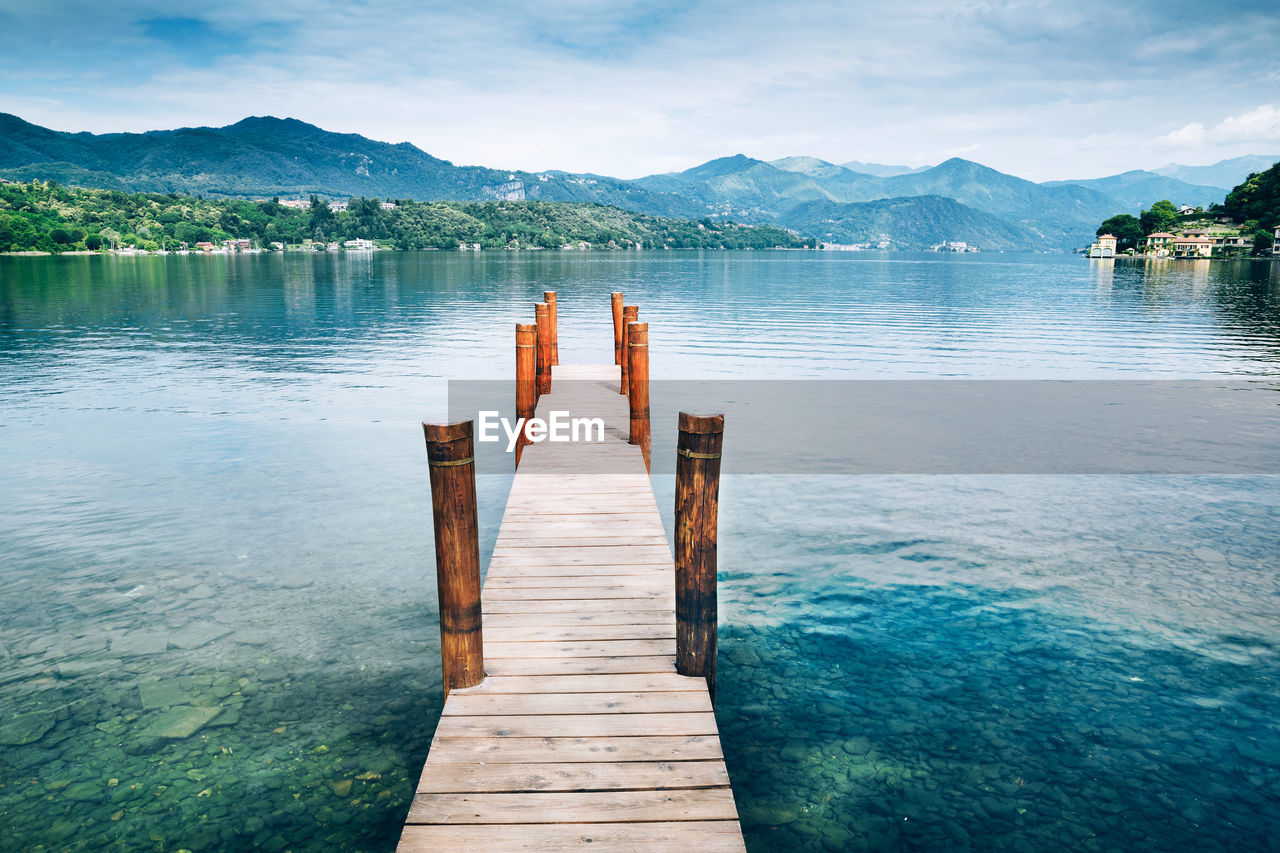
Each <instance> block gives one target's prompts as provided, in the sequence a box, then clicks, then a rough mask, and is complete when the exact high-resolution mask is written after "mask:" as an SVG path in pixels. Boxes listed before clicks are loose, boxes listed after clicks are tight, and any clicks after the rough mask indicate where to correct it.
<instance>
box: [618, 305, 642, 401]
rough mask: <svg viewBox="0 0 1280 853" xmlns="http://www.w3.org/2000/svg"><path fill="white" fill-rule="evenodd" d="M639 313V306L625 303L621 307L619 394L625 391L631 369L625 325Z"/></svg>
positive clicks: (632, 321)
mask: <svg viewBox="0 0 1280 853" xmlns="http://www.w3.org/2000/svg"><path fill="white" fill-rule="evenodd" d="M639 313H640V306H638V305H627V306H625V307H624V308H623V309H622V387H621V388H619V389H618V393H619V394H625V393H627V389H628V387H629V386H628V383H627V371H628V370H630V369H631V367H630V364H628V362H630V360H631V359H629V358H627V351H628V350H627V326H628V325H629V324H631V323H634V322H635V321H636V318H637V315H639Z"/></svg>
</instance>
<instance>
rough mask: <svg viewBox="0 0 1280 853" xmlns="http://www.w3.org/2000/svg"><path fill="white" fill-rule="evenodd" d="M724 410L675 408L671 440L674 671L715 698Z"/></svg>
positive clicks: (712, 699)
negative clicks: (696, 679) (675, 436)
mask: <svg viewBox="0 0 1280 853" xmlns="http://www.w3.org/2000/svg"><path fill="white" fill-rule="evenodd" d="M723 443H724V415H723V414H713V415H691V414H689V413H688V412H681V413H680V437H679V440H678V442H677V444H676V672H678V673H680V674H681V675H701V676H703V677H705V678H706V679H707V689H708V690H709V691H710V693H711V701H712V702H715V698H716V516H717V513H718V510H719V505H720V448H721V446H722V444H723Z"/></svg>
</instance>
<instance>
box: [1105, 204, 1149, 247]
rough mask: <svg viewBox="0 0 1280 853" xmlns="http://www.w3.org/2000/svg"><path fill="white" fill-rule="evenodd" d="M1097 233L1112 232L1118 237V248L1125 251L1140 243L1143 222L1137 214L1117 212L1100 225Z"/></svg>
mask: <svg viewBox="0 0 1280 853" xmlns="http://www.w3.org/2000/svg"><path fill="white" fill-rule="evenodd" d="M1097 234H1098V236H1099V237H1101V236H1102V235H1103V234H1111V235H1112V236H1114V237H1115V238H1116V250H1117V251H1124V250H1125V249H1132V248H1134V247H1135V246H1137V245H1138V241H1139V240H1141V239H1142V224H1141V223H1140V222H1138V218H1137V217H1136V216H1132V215H1130V214H1128V213H1120V214H1117V215H1115V216H1113V217H1111V218H1110V219H1108V220H1106V221H1105V222H1103V223H1102V224H1101V225H1099V226H1098V231H1097Z"/></svg>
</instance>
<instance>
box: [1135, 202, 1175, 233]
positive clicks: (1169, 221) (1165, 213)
mask: <svg viewBox="0 0 1280 853" xmlns="http://www.w3.org/2000/svg"><path fill="white" fill-rule="evenodd" d="M1177 221H1178V208H1177V207H1175V206H1174V204H1173V202H1171V201H1169V200H1168V199H1167V198H1166V199H1161V200H1160V201H1158V202H1156V203H1155V204H1153V205H1151V209H1150V210H1144V211H1142V215H1141V216H1139V217H1138V222H1139V224H1140V225H1141V226H1142V233H1143V234H1144V235H1146V234H1154V233H1156V232H1157V231H1168V230H1169V229H1170V228H1172V227H1173V226H1174V223H1176V222H1177Z"/></svg>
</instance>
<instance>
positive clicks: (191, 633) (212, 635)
mask: <svg viewBox="0 0 1280 853" xmlns="http://www.w3.org/2000/svg"><path fill="white" fill-rule="evenodd" d="M230 633H231V629H230V628H228V627H226V626H225V625H209V624H200V623H196V624H194V625H187V626H185V627H183V628H180V629H178V630H176V631H174V632H173V633H172V634H170V635H169V645H171V646H176V647H177V648H179V649H198V648H200V647H201V646H207V645H208V644H209V643H212V642H213V641H214V640H217V639H221V638H222V637H225V636H226V635H227V634H230Z"/></svg>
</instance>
